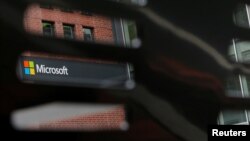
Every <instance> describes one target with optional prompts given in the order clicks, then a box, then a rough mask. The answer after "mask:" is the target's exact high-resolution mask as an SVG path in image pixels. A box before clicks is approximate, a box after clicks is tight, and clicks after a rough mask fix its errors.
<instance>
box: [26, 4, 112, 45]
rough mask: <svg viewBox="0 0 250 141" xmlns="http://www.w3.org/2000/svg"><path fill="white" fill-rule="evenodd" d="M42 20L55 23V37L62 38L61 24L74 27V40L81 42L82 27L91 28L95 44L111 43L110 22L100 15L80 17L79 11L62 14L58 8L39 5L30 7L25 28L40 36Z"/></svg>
mask: <svg viewBox="0 0 250 141" xmlns="http://www.w3.org/2000/svg"><path fill="white" fill-rule="evenodd" d="M42 20H45V21H51V22H54V23H55V32H56V36H57V37H63V26H62V25H63V24H72V25H74V27H75V37H76V39H79V40H83V33H82V27H84V26H86V27H92V28H93V32H94V39H95V41H97V42H108V43H113V42H114V39H113V32H112V20H111V19H110V18H107V17H103V16H100V15H91V16H88V15H82V14H81V13H80V11H79V12H78V11H74V12H73V13H69V12H63V11H61V10H60V9H58V8H54V9H45V8H40V6H39V5H32V6H30V7H29V8H28V9H27V11H26V13H25V18H24V25H25V28H26V29H27V30H28V31H30V32H32V33H39V34H42Z"/></svg>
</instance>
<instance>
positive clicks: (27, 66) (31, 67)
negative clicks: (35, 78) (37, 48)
mask: <svg viewBox="0 0 250 141" xmlns="http://www.w3.org/2000/svg"><path fill="white" fill-rule="evenodd" d="M23 66H24V74H26V75H35V74H36V73H35V63H34V61H26V60H25V61H23Z"/></svg>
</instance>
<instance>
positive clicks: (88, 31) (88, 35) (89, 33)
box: [83, 27, 94, 42]
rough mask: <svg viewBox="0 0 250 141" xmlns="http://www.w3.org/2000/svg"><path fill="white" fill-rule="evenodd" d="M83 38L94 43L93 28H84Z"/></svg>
mask: <svg viewBox="0 0 250 141" xmlns="http://www.w3.org/2000/svg"><path fill="white" fill-rule="evenodd" d="M83 38H84V41H90V42H91V41H93V40H94V39H93V28H89V27H83Z"/></svg>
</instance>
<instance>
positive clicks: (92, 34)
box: [82, 26, 95, 42]
mask: <svg viewBox="0 0 250 141" xmlns="http://www.w3.org/2000/svg"><path fill="white" fill-rule="evenodd" d="M85 29H89V30H90V33H91V40H86V39H85ZM82 33H83V40H84V41H87V42H94V41H95V38H94V28H93V27H88V26H83V27H82Z"/></svg>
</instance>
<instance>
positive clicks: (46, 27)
mask: <svg viewBox="0 0 250 141" xmlns="http://www.w3.org/2000/svg"><path fill="white" fill-rule="evenodd" d="M42 26H43V35H44V36H54V35H55V30H54V23H53V22H46V21H43V22H42Z"/></svg>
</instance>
